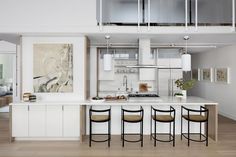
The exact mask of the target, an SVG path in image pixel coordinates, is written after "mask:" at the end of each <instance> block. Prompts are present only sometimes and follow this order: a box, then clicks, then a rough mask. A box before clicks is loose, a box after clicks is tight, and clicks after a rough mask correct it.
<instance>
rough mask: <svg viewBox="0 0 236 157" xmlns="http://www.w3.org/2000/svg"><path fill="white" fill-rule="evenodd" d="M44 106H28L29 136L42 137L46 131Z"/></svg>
mask: <svg viewBox="0 0 236 157" xmlns="http://www.w3.org/2000/svg"><path fill="white" fill-rule="evenodd" d="M45 114H46V106H29V136H30V137H42V136H45V132H46V129H45V127H46V125H45V121H46V118H45V117H46V115H45Z"/></svg>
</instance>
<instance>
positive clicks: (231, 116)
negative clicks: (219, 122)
mask: <svg viewBox="0 0 236 157" xmlns="http://www.w3.org/2000/svg"><path fill="white" fill-rule="evenodd" d="M219 114H220V115H222V116H224V117H227V118H229V119H232V120H236V116H235V115H231V114H229V113H225V112H221V111H220V112H219Z"/></svg>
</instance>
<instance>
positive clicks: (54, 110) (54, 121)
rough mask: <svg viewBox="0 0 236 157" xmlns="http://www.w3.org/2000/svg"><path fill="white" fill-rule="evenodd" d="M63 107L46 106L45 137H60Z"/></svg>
mask: <svg viewBox="0 0 236 157" xmlns="http://www.w3.org/2000/svg"><path fill="white" fill-rule="evenodd" d="M62 112H63V106H47V113H46V119H47V120H46V128H47V129H46V136H47V137H62V135H63V134H62V127H63V123H62V122H63V120H62V119H63V113H62Z"/></svg>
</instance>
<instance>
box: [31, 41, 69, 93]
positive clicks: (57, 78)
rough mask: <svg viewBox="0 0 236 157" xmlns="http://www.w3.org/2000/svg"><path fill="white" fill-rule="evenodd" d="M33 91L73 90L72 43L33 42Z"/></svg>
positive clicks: (59, 91)
mask: <svg viewBox="0 0 236 157" xmlns="http://www.w3.org/2000/svg"><path fill="white" fill-rule="evenodd" d="M33 50H34V54H33V55H34V62H33V69H34V70H33V73H34V78H33V79H34V92H35V93H69V92H73V45H72V44H68V43H67V44H61V43H59V44H34V45H33Z"/></svg>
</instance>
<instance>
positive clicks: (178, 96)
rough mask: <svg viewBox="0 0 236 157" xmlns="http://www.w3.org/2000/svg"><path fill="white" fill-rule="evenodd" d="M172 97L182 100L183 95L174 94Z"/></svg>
mask: <svg viewBox="0 0 236 157" xmlns="http://www.w3.org/2000/svg"><path fill="white" fill-rule="evenodd" d="M174 96H175V97H176V98H183V94H182V93H175V94H174Z"/></svg>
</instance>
